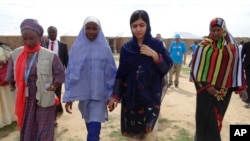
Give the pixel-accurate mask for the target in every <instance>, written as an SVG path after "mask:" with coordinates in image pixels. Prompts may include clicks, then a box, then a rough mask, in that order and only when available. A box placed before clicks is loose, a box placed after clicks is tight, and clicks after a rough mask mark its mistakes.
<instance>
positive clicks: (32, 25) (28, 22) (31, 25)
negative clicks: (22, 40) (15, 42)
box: [20, 19, 43, 37]
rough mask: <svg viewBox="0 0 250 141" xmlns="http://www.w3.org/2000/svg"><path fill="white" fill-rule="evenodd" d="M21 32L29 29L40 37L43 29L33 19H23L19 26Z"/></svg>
mask: <svg viewBox="0 0 250 141" xmlns="http://www.w3.org/2000/svg"><path fill="white" fill-rule="evenodd" d="M20 28H21V32H23V30H24V29H30V30H32V31H34V32H36V33H37V34H38V35H39V36H40V37H42V36H43V27H42V26H41V25H40V24H39V23H38V21H37V20H35V19H25V20H23V22H22V23H21V25H20Z"/></svg>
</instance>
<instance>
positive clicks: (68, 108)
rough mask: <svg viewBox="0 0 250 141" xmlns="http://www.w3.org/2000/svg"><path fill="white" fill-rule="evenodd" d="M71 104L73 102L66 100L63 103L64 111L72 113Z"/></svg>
mask: <svg viewBox="0 0 250 141" xmlns="http://www.w3.org/2000/svg"><path fill="white" fill-rule="evenodd" d="M72 105H73V102H66V104H65V109H66V112H67V113H69V114H72V112H71V111H72Z"/></svg>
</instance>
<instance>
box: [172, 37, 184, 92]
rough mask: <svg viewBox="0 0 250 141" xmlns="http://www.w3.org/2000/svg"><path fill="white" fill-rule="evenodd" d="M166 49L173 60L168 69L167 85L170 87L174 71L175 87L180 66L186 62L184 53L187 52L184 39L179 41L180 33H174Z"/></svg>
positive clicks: (177, 83) (177, 82)
mask: <svg viewBox="0 0 250 141" xmlns="http://www.w3.org/2000/svg"><path fill="white" fill-rule="evenodd" d="M168 51H169V53H170V56H171V58H172V60H173V66H172V68H171V70H170V71H169V81H168V86H169V87H170V86H172V85H173V75H174V73H175V80H174V85H175V87H176V88H178V85H179V76H180V72H181V67H182V64H184V65H185V64H186V53H187V48H186V43H185V42H184V41H181V36H180V34H176V35H175V41H172V42H171V43H170V47H169V50H168Z"/></svg>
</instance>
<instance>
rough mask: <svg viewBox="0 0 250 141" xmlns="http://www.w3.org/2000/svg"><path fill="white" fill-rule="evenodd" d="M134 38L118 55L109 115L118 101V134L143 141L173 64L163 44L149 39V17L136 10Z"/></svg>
mask: <svg viewBox="0 0 250 141" xmlns="http://www.w3.org/2000/svg"><path fill="white" fill-rule="evenodd" d="M130 28H131V32H132V34H133V38H132V39H131V40H129V41H128V42H126V43H125V44H124V45H123V46H122V48H121V53H120V62H119V67H118V72H117V75H116V83H115V89H114V93H113V95H112V99H111V100H110V101H109V104H108V107H109V108H110V110H111V111H112V110H113V108H114V107H115V106H116V104H117V102H119V101H120V100H121V104H122V109H121V132H122V135H123V136H127V137H130V138H134V139H138V140H142V139H146V135H147V134H148V133H150V132H151V131H152V130H153V129H154V126H155V123H156V121H157V118H158V115H159V112H160V106H161V95H162V86H163V85H162V82H163V81H162V80H163V77H164V75H165V74H166V73H167V72H168V71H169V69H170V68H171V65H172V60H171V59H170V57H169V56H167V53H166V49H165V48H164V46H163V43H162V42H161V41H159V40H158V39H156V38H153V37H152V35H151V27H150V22H149V16H148V14H147V12H146V11H144V10H136V11H134V12H133V14H132V15H131V18H130Z"/></svg>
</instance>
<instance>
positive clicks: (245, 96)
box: [240, 89, 248, 102]
mask: <svg viewBox="0 0 250 141" xmlns="http://www.w3.org/2000/svg"><path fill="white" fill-rule="evenodd" d="M240 98H241V100H242V101H244V102H245V101H247V99H248V94H247V91H246V89H244V90H241V91H240Z"/></svg>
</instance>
